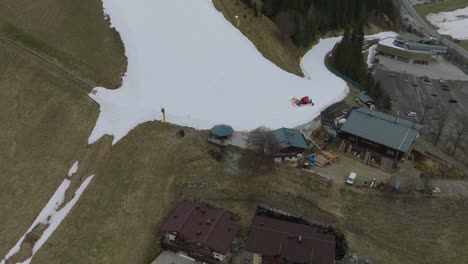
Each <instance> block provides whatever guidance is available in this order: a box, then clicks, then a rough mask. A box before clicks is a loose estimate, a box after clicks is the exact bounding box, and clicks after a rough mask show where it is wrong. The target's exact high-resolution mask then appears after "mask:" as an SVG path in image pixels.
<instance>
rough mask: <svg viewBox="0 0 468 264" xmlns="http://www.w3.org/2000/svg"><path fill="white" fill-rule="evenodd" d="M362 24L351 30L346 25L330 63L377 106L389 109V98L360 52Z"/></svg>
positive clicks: (362, 33) (362, 34)
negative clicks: (358, 86) (362, 90)
mask: <svg viewBox="0 0 468 264" xmlns="http://www.w3.org/2000/svg"><path fill="white" fill-rule="evenodd" d="M363 36H364V32H363V30H362V25H361V26H357V27H355V28H354V29H353V30H351V28H350V27H347V28H346V30H345V33H344V35H343V40H342V41H341V42H340V43H338V44H337V46H336V47H335V50H334V51H333V58H332V64H333V66H334V67H335V69H336V70H337V71H338V72H340V73H341V74H344V75H346V76H348V77H349V78H351V79H352V80H354V81H355V82H357V83H359V84H360V85H361V86H363V87H364V88H365V89H366V92H367V94H369V95H370V96H371V97H372V98H374V100H375V101H376V104H377V107H379V108H382V109H385V110H390V109H391V107H392V105H391V99H390V97H389V96H388V95H387V94H386V93H385V91H384V89H383V88H382V86H381V84H380V82H376V81H375V80H374V78H373V76H372V75H371V74H370V73H369V71H368V69H367V64H366V62H365V60H364V56H363V54H362V47H363Z"/></svg>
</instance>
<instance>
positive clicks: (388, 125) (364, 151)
mask: <svg viewBox="0 0 468 264" xmlns="http://www.w3.org/2000/svg"><path fill="white" fill-rule="evenodd" d="M421 128H422V126H421V125H420V124H417V123H415V122H411V121H408V120H404V119H400V118H399V117H397V116H391V115H387V114H384V113H381V112H378V111H372V110H371V109H367V108H359V109H355V110H353V111H352V112H351V114H350V115H349V117H348V119H347V120H346V122H345V123H344V124H343V125H342V126H341V127H340V129H339V131H338V135H339V137H340V138H341V139H342V143H341V146H340V151H343V152H345V153H353V154H354V155H356V156H358V157H359V158H361V159H362V160H363V162H364V163H365V164H368V165H376V166H379V167H380V168H382V169H384V170H386V171H391V170H393V169H394V168H395V166H396V164H397V163H398V161H399V160H401V158H402V157H403V156H404V155H405V153H407V152H408V151H409V149H410V148H411V146H412V144H413V143H414V141H415V140H416V138H418V137H419V130H421Z"/></svg>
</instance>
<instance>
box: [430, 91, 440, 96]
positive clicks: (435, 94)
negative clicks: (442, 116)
mask: <svg viewBox="0 0 468 264" xmlns="http://www.w3.org/2000/svg"><path fill="white" fill-rule="evenodd" d="M431 96H434V97H437V96H439V94H438V93H436V92H433V93H432V94H431Z"/></svg>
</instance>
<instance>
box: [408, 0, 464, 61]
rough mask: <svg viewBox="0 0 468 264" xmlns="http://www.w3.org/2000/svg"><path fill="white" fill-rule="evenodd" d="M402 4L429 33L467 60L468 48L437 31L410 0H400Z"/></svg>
mask: <svg viewBox="0 0 468 264" xmlns="http://www.w3.org/2000/svg"><path fill="white" fill-rule="evenodd" d="M400 2H401V4H402V5H403V7H404V8H405V9H406V11H408V14H409V15H410V16H411V17H413V19H414V21H415V22H416V23H417V24H418V26H419V27H420V28H422V29H423V30H424V31H426V33H427V34H429V35H432V36H433V37H435V38H439V40H440V42H441V43H442V44H444V45H445V46H447V47H449V48H451V49H454V50H455V51H457V52H458V53H459V54H460V55H462V56H463V57H465V59H466V60H468V50H466V49H464V48H463V47H461V46H460V45H458V44H456V43H455V42H453V41H451V40H448V39H446V38H444V37H443V36H441V35H440V34H439V33H438V32H437V31H435V30H434V29H433V28H432V27H431V26H430V25H428V24H427V23H426V21H425V20H424V19H423V18H422V17H421V16H420V15H419V14H418V12H416V10H415V9H414V7H413V6H412V5H411V4H410V2H409V1H408V0H400Z"/></svg>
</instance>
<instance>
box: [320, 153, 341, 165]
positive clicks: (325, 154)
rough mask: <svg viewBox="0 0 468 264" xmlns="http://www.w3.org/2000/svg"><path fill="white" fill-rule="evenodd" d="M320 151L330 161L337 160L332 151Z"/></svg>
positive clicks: (334, 161)
mask: <svg viewBox="0 0 468 264" xmlns="http://www.w3.org/2000/svg"><path fill="white" fill-rule="evenodd" d="M322 153H323V155H324V156H325V158H327V159H328V160H329V161H330V162H331V163H336V162H338V157H337V156H336V155H334V154H333V153H331V152H328V151H322Z"/></svg>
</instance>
